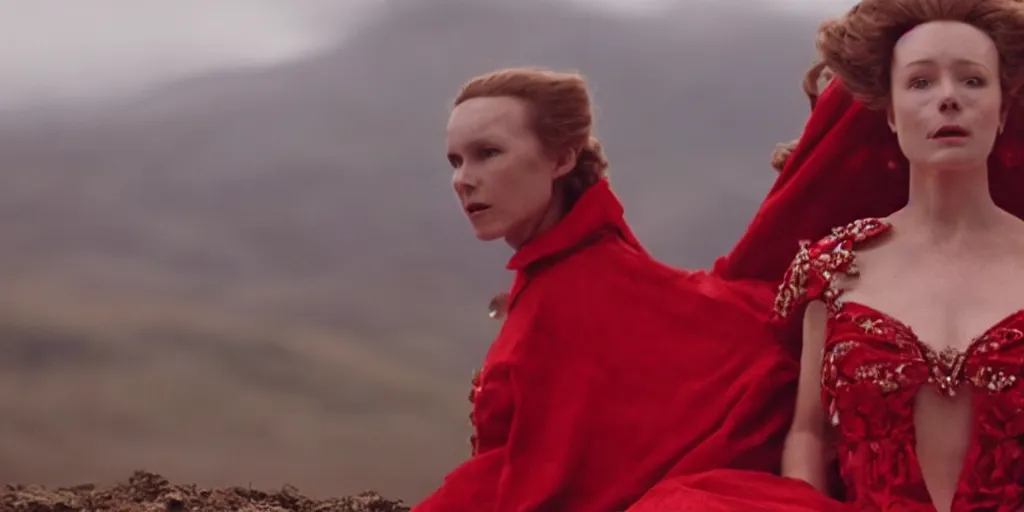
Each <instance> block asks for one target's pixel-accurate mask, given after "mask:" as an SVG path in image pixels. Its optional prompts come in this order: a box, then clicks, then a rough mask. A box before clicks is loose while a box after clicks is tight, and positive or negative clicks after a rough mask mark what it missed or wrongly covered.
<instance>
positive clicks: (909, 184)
mask: <svg viewBox="0 0 1024 512" xmlns="http://www.w3.org/2000/svg"><path fill="white" fill-rule="evenodd" d="M818 45H819V48H820V50H821V52H822V55H823V64H824V66H826V67H827V68H828V69H829V70H830V71H831V72H832V73H834V75H835V76H836V80H835V81H833V82H832V83H831V84H830V86H829V88H828V89H827V90H826V91H825V93H824V94H823V95H822V96H821V97H820V98H817V101H816V102H813V112H812V115H811V119H810V121H809V122H808V125H807V127H806V131H805V133H804V136H803V137H802V139H801V140H800V141H799V144H798V145H797V147H796V148H795V151H794V152H793V154H792V155H790V156H789V159H788V161H787V162H786V165H785V167H784V169H783V171H782V174H781V176H780V177H779V180H778V182H777V183H776V185H775V187H774V188H773V190H772V191H771V193H770V194H769V196H768V199H767V200H766V201H765V203H764V205H763V206H762V209H761V212H760V213H759V215H758V216H757V218H756V219H755V221H754V222H753V224H752V225H751V227H750V230H749V232H748V233H747V235H746V236H745V237H744V238H743V239H742V240H741V242H740V243H739V245H738V247H737V248H736V250H735V251H734V253H733V254H732V255H731V257H730V258H728V259H727V260H726V261H723V262H721V264H720V266H721V269H722V271H723V273H725V274H728V275H733V276H737V277H741V276H742V277H761V278H766V279H774V278H775V277H776V276H778V275H781V274H783V271H784V269H785V268H786V265H787V262H788V270H785V273H784V278H783V280H782V286H781V287H780V289H779V294H778V296H777V299H776V313H777V317H778V319H779V320H780V321H781V322H782V324H783V325H785V326H787V327H788V328H790V332H791V333H792V334H793V336H792V337H791V338H790V339H792V340H793V341H794V342H798V343H799V344H801V345H802V356H801V374H800V385H799V392H798V398H797V406H796V413H795V416H794V420H793V425H792V427H791V429H790V432H789V435H788V436H787V439H786V445H785V449H784V453H783V461H782V462H783V468H782V475H783V476H782V477H774V476H772V475H769V474H751V473H743V472H734V471H717V472H710V473H705V474H700V475H696V476H690V477H682V478H678V479H670V480H666V481H664V482H662V483H661V484H660V485H659V486H658V487H656V488H655V489H654V490H652V491H651V492H650V493H649V494H648V495H647V496H646V497H645V498H644V499H643V500H641V502H640V503H638V504H637V505H636V506H635V507H634V508H633V509H630V510H631V511H655V510H673V511H676V510H679V511H690V510H692V511H698V510H699V511H701V512H715V511H726V510H729V511H733V510H734V511H737V512H739V511H743V512H747V511H757V510H769V511H800V510H823V511H831V510H842V509H843V507H844V506H845V507H849V508H850V509H851V510H875V511H877V510H883V511H896V510H899V511H921V512H932V511H936V510H940V511H954V512H967V511H981V510H985V511H995V512H1015V511H1019V510H1021V509H1022V507H1024V387H1022V383H1021V382H1019V381H1021V380H1024V287H1021V283H1022V282H1024V221H1022V220H1021V218H1022V216H1024V165H1022V164H1024V126H1021V123H1022V121H1024V109H1022V107H1021V104H1020V100H1019V93H1020V92H1021V89H1022V86H1024V3H1022V2H1020V1H1019V0H864V1H862V2H860V3H859V4H858V5H857V6H856V7H854V8H853V9H852V10H851V11H850V12H849V13H848V14H847V15H846V16H845V17H843V18H840V19H836V20H833V21H829V22H827V23H825V24H824V25H823V26H822V28H821V30H820V32H819V35H818ZM820 70H821V68H820V67H817V68H816V69H815V70H812V75H811V77H810V78H811V79H810V80H809V83H811V84H814V83H816V82H817V80H816V78H817V74H816V73H817V72H818V71H820ZM855 98H856V99H855ZM822 237H824V238H822ZM799 240H810V242H802V243H801V244H800V245H799V246H798V245H797V242H798V241H799ZM814 240H817V241H814ZM794 253H796V254H795V257H794ZM830 476H831V477H832V478H830ZM826 494H831V495H832V496H833V497H835V498H836V499H838V500H840V501H842V502H843V503H844V505H842V504H840V503H839V502H829V501H827V500H826V498H825V495H826Z"/></svg>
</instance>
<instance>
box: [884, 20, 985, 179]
mask: <svg viewBox="0 0 1024 512" xmlns="http://www.w3.org/2000/svg"><path fill="white" fill-rule="evenodd" d="M1002 103H1003V102H1002V90H1001V87H1000V82H999V52H998V50H997V49H996V46H995V43H994V42H993V41H992V39H991V38H990V37H989V36H988V35H987V34H985V33H984V32H982V31H981V30H979V29H977V28H975V27H974V26H972V25H968V24H966V23H962V22H956V21H933V22H929V23H924V24H922V25H919V26H917V27H915V28H914V29H913V30H911V31H910V32H907V33H906V34H905V35H904V36H903V37H902V38H900V40H899V41H898V42H897V43H896V47H895V48H894V51H893V62H892V104H891V106H890V110H889V123H890V126H891V127H892V128H893V130H895V132H896V135H897V137H898V139H899V143H900V148H901V149H902V150H903V154H904V155H905V156H906V157H907V159H908V160H909V161H910V163H911V164H912V165H914V166H916V167H922V168H928V169H939V170H961V169H977V168H984V165H985V163H986V162H987V160H988V156H989V153H991V152H992V146H993V145H994V143H995V138H996V136H997V135H998V133H999V131H1000V130H1001V126H1002V123H1003V104H1002Z"/></svg>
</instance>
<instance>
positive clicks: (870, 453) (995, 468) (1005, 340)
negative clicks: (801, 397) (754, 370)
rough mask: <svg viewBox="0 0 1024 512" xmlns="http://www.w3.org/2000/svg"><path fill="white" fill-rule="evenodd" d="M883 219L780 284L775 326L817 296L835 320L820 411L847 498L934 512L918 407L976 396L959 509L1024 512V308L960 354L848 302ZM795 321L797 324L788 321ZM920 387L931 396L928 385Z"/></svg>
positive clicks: (833, 237)
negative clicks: (862, 254) (861, 248)
mask: <svg viewBox="0 0 1024 512" xmlns="http://www.w3.org/2000/svg"><path fill="white" fill-rule="evenodd" d="M889 227H890V226H889V224H888V223H886V222H885V221H883V220H881V219H863V220H859V221H856V222H853V223H851V224H849V225H847V226H844V227H841V228H836V229H834V230H833V231H832V233H831V234H830V235H829V236H827V237H825V238H824V239H822V240H819V241H818V242H815V243H803V244H801V248H800V251H799V253H798V254H797V256H796V258H795V260H794V261H793V263H792V265H791V266H790V268H789V270H788V271H787V272H786V275H785V277H784V279H783V282H782V285H781V286H780V288H779V294H778V296H777V299H776V304H775V310H776V315H777V317H779V318H782V319H785V318H787V317H794V316H796V314H797V312H798V311H801V308H802V307H803V306H804V305H805V304H806V303H807V302H809V301H811V300H820V301H822V302H823V303H824V304H825V307H826V310H827V312H828V321H827V326H826V339H825V342H824V350H823V353H822V357H823V359H822V367H821V388H822V390H821V391H822V403H823V406H824V408H825V411H826V414H827V416H828V418H829V420H830V422H831V424H832V426H833V427H834V428H835V430H836V434H837V435H836V439H837V441H836V442H837V445H836V450H837V453H838V459H839V466H840V473H841V475H842V479H843V483H844V484H845V487H846V499H847V501H849V502H853V503H856V504H858V505H863V506H865V507H867V509H870V510H879V509H881V510H885V511H888V510H914V511H917V510H921V511H928V510H934V508H933V506H932V505H931V503H932V501H931V497H930V496H929V493H928V490H927V488H926V486H925V482H924V478H923V476H922V471H921V467H920V463H919V462H918V458H917V454H916V451H915V446H916V440H915V426H914V400H915V397H916V396H917V394H918V392H919V391H921V392H927V391H929V389H928V388H931V389H933V390H934V391H937V392H939V393H941V394H943V395H944V396H947V397H952V396H954V395H955V394H957V393H970V397H971V432H972V433H971V439H970V440H969V444H968V448H967V453H966V456H965V459H964V466H963V470H962V471H961V473H960V479H959V481H958V484H957V491H956V494H955V496H954V499H953V504H952V510H953V511H955V512H966V511H975V510H991V511H998V512H1003V511H1005V512H1011V511H1018V510H1020V509H1021V506H1022V505H1024V486H1022V484H1024V447H1022V442H1024V438H1022V436H1024V414H1022V411H1024V395H1022V393H1021V386H1020V385H1019V382H1018V381H1019V380H1020V379H1021V375H1022V370H1024V310H1022V311H1020V312H1017V313H1014V314H1012V315H1010V316H1008V317H1006V318H1005V319H1003V320H1001V321H1000V322H998V323H997V324H996V325H994V326H992V327H990V328H989V329H988V330H987V331H985V333H984V334H982V335H980V336H978V337H977V338H975V339H974V340H973V341H972V342H971V344H970V345H969V347H968V348H967V349H966V350H965V351H963V352H960V351H958V350H956V349H953V348H950V349H946V350H943V351H941V352H938V351H935V350H934V349H932V348H931V347H929V346H928V345H926V344H925V343H923V342H922V341H921V340H920V339H919V338H918V336H917V335H916V334H915V333H914V332H913V330H912V329H911V328H910V327H909V326H907V325H906V324H904V323H903V322H901V321H900V320H898V319H896V318H893V317H891V316H889V315H886V314H884V313H882V312H880V311H877V310H875V309H873V308H871V307H869V306H866V305H864V304H859V303H857V302H853V301H844V300H843V298H842V290H841V289H840V288H839V287H838V281H839V278H841V277H844V276H847V277H853V276H856V275H857V272H858V270H857V268H856V262H855V256H856V255H855V252H854V250H855V248H856V246H857V245H858V244H860V243H861V242H864V241H866V240H868V239H870V238H872V237H876V236H879V235H881V234H883V233H885V232H887V231H888V230H889ZM790 320H792V319H790ZM922 388H924V389H922Z"/></svg>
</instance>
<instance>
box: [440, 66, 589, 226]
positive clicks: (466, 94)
mask: <svg viewBox="0 0 1024 512" xmlns="http://www.w3.org/2000/svg"><path fill="white" fill-rule="evenodd" d="M484 97H513V98H518V99H520V100H522V101H524V102H525V103H526V104H527V105H528V107H529V115H530V123H531V125H532V129H533V132H534V133H535V134H536V135H537V138H538V139H539V140H540V142H541V145H542V146H543V147H544V149H545V150H548V151H552V152H554V151H559V150H564V149H566V148H572V149H574V150H575V151H576V152H577V156H576V166H575V167H574V168H573V169H572V170H571V171H570V172H569V173H568V174H566V175H565V176H563V177H562V178H561V179H560V180H559V181H558V182H557V186H558V187H559V191H560V193H561V194H562V199H563V201H564V203H565V207H566V208H570V207H572V205H573V204H575V203H576V200H577V199H579V197H580V196H581V195H583V192H584V191H586V190H587V188H589V187H590V186H591V185H593V184H595V183H597V182H598V181H599V180H600V179H601V178H603V177H605V176H606V175H607V172H608V160H607V158H605V155H604V151H603V150H602V149H601V143H600V142H598V140H597V139H596V138H595V137H594V136H593V135H592V131H593V127H594V115H593V111H592V108H591V104H590V92H589V91H588V90H587V84H586V82H585V81H584V79H583V77H582V76H580V75H579V74H578V73H563V72H557V71H551V70H547V69H541V68H507V69H501V70H498V71H494V72H491V73H487V74H485V75H481V76H478V77H475V78H473V79H471V80H470V81H469V82H467V83H466V84H465V85H464V86H462V89H461V90H460V91H459V93H458V95H457V96H456V98H455V102H454V106H458V105H459V104H461V103H462V102H464V101H467V100H470V99H473V98H484Z"/></svg>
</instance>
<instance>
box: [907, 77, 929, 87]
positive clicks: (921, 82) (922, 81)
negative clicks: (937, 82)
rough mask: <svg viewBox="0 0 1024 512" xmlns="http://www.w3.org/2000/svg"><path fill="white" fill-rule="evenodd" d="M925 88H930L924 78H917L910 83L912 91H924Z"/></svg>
mask: <svg viewBox="0 0 1024 512" xmlns="http://www.w3.org/2000/svg"><path fill="white" fill-rule="evenodd" d="M925 87H928V80H925V79H924V78H916V79H914V80H911V81H910V88H911V89H924V88H925Z"/></svg>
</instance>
